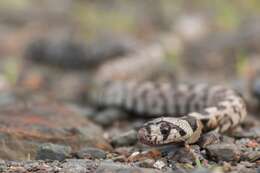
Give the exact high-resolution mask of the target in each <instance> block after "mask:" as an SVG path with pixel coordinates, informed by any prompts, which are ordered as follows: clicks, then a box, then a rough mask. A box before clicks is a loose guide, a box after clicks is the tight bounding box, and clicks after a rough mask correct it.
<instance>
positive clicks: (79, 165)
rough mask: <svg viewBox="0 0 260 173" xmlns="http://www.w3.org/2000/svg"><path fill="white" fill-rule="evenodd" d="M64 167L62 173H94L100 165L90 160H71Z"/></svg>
mask: <svg viewBox="0 0 260 173" xmlns="http://www.w3.org/2000/svg"><path fill="white" fill-rule="evenodd" d="M62 167H63V168H62V169H61V171H60V172H64V173H92V172H95V170H96V169H97V167H98V165H97V164H96V163H94V162H92V161H90V160H79V159H69V160H67V161H66V162H65V163H63V164H62Z"/></svg>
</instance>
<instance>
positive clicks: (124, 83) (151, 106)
mask: <svg viewBox="0 0 260 173" xmlns="http://www.w3.org/2000/svg"><path fill="white" fill-rule="evenodd" d="M94 100H95V102H96V103H97V104H99V105H100V106H106V107H108V106H109V107H119V108H122V109H125V110H127V111H131V112H134V113H136V114H137V115H139V116H142V117H150V118H156V119H154V120H152V121H149V122H147V123H145V124H144V125H143V127H141V128H140V129H139V131H138V138H139V141H140V142H142V143H144V144H147V145H161V144H168V143H178V142H185V143H187V144H190V143H194V142H196V141H197V140H198V139H199V137H200V136H201V134H202V133H204V132H206V131H210V130H216V131H219V132H225V131H227V130H230V129H232V128H234V127H235V126H237V125H238V124H239V123H241V122H242V121H243V120H244V118H245V116H246V115H247V111H246V107H245V103H244V101H243V99H242V98H241V97H240V96H239V95H238V94H237V93H236V92H235V91H233V90H231V89H228V88H225V87H224V86H218V85H216V86H209V85H207V84H196V85H190V84H180V85H177V86H175V85H173V84H172V83H170V82H150V81H138V80H134V79H132V80H129V79H127V80H115V79H111V80H106V81H105V82H103V83H102V84H99V86H98V89H97V92H95V96H94ZM158 117H159V118H158Z"/></svg>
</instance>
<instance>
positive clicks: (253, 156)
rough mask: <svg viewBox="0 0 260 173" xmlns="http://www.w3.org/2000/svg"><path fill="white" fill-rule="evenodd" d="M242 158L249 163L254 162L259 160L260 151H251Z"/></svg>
mask: <svg viewBox="0 0 260 173" xmlns="http://www.w3.org/2000/svg"><path fill="white" fill-rule="evenodd" d="M243 156H244V158H245V159H246V160H248V161H250V162H254V161H257V160H259V159H260V151H251V152H248V153H246V154H244V155H243Z"/></svg>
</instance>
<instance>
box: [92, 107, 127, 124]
mask: <svg viewBox="0 0 260 173" xmlns="http://www.w3.org/2000/svg"><path fill="white" fill-rule="evenodd" d="M126 117H127V114H126V113H125V112H123V111H121V110H119V109H114V108H110V109H106V110H104V111H102V112H99V113H97V114H96V116H95V117H93V121H95V122H96V123H97V124H100V125H102V126H111V125H112V124H113V122H114V121H116V120H120V119H124V118H126Z"/></svg>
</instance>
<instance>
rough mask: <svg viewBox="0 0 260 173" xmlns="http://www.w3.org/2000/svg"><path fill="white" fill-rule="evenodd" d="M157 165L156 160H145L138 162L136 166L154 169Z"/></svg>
mask: <svg viewBox="0 0 260 173" xmlns="http://www.w3.org/2000/svg"><path fill="white" fill-rule="evenodd" d="M155 163H156V162H155V160H154V159H145V160H141V161H139V162H137V163H136V165H137V166H139V167H142V168H152V167H154V165H155Z"/></svg>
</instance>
